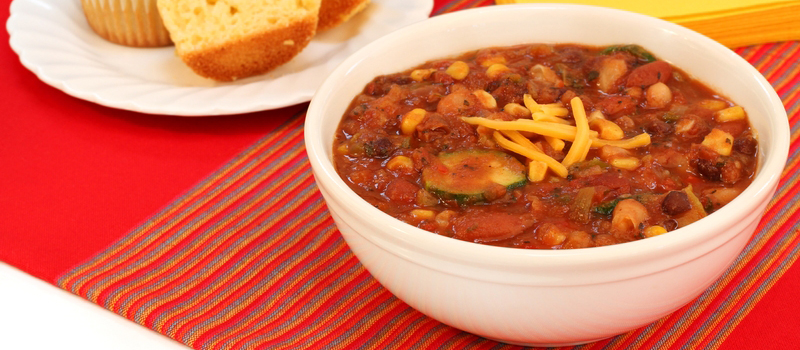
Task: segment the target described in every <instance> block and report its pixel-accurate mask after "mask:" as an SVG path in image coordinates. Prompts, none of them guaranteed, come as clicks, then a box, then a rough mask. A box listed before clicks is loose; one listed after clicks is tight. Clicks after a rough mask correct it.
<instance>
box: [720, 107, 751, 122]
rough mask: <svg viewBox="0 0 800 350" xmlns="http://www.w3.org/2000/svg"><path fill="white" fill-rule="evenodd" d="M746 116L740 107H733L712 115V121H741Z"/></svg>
mask: <svg viewBox="0 0 800 350" xmlns="http://www.w3.org/2000/svg"><path fill="white" fill-rule="evenodd" d="M746 116H747V114H746V113H745V112H744V108H742V106H733V107H729V108H725V109H723V110H721V111H717V112H716V113H714V119H716V120H717V121H718V122H720V123H724V122H729V121H734V120H742V119H744V118H745V117H746Z"/></svg>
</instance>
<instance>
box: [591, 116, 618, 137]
mask: <svg viewBox="0 0 800 350" xmlns="http://www.w3.org/2000/svg"><path fill="white" fill-rule="evenodd" d="M589 127H591V128H592V130H595V131H597V132H598V133H600V138H601V139H605V140H622V139H623V138H625V132H623V131H622V128H620V127H619V125H617V124H615V123H614V122H612V121H610V120H606V119H599V118H597V119H594V120H592V121H591V122H589Z"/></svg>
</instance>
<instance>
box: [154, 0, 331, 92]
mask: <svg viewBox="0 0 800 350" xmlns="http://www.w3.org/2000/svg"><path fill="white" fill-rule="evenodd" d="M319 8H320V0H158V10H159V13H160V14H161V17H162V18H163V20H164V26H165V27H166V28H167V30H168V31H169V33H170V37H171V38H172V41H173V42H174V43H175V51H176V53H177V55H178V56H179V57H180V58H181V59H182V60H183V61H184V62H185V63H186V65H188V66H189V67H190V68H191V69H192V70H194V71H195V73H197V74H199V75H201V76H203V77H206V78H211V79H214V80H218V81H233V80H236V79H241V78H245V77H249V76H253V75H258V74H262V73H266V72H268V71H270V70H272V69H274V68H276V67H278V66H280V65H282V64H284V63H286V62H288V61H289V60H291V59H292V58H293V57H294V56H296V55H297V54H298V53H300V51H302V50H303V48H305V47H306V46H307V45H308V43H309V41H311V38H312V37H313V36H314V34H316V29H317V20H318V14H319Z"/></svg>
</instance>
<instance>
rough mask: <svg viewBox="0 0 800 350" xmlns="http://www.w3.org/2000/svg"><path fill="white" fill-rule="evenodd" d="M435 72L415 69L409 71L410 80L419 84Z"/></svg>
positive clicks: (433, 70)
mask: <svg viewBox="0 0 800 350" xmlns="http://www.w3.org/2000/svg"><path fill="white" fill-rule="evenodd" d="M435 71H436V70H435V69H415V70H413V71H411V79H412V80H414V81H416V82H421V81H423V80H425V79H428V77H430V76H431V74H433V72H435Z"/></svg>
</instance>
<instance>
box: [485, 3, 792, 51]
mask: <svg viewBox="0 0 800 350" xmlns="http://www.w3.org/2000/svg"><path fill="white" fill-rule="evenodd" d="M495 2H496V3H497V4H520V3H537V2H547V3H577V4H584V5H595V6H603V7H610V8H616V9H620V10H628V11H632V12H637V13H642V14H645V15H649V16H653V17H658V18H661V19H664V20H667V21H670V22H673V23H677V24H680V25H682V26H684V27H687V28H689V29H692V30H694V31H697V32H700V33H702V34H704V35H706V36H708V37H710V38H712V39H714V40H716V41H718V42H720V43H722V44H723V45H725V46H728V47H739V46H745V45H754V44H761V43H765V42H774V41H788V40H800V20H799V19H798V14H799V13H800V0H729V1H688V0H676V1H637V0H582V1H564V0H547V1H535V0H496V1H495Z"/></svg>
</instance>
